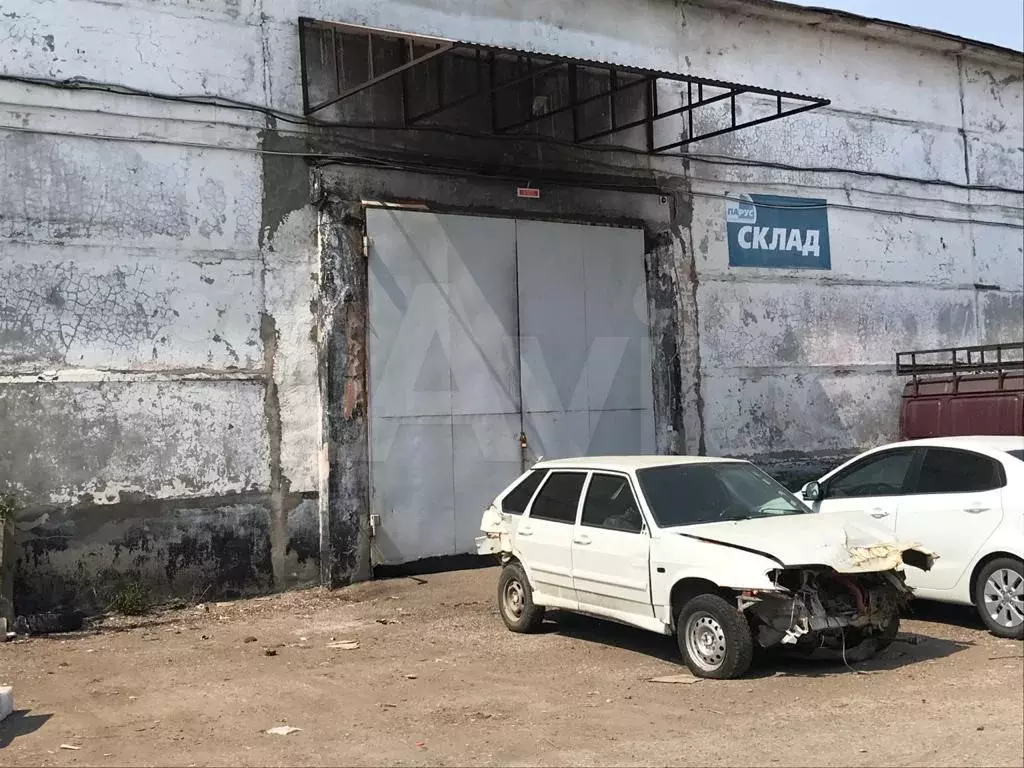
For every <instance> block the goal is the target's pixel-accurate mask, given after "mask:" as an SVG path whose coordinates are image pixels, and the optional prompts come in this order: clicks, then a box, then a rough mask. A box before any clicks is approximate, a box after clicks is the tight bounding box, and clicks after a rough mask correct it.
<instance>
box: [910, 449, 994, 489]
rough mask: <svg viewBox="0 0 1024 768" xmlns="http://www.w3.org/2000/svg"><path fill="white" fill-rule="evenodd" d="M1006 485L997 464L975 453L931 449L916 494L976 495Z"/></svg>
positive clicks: (919, 476) (925, 459)
mask: <svg viewBox="0 0 1024 768" xmlns="http://www.w3.org/2000/svg"><path fill="white" fill-rule="evenodd" d="M1004 485H1006V477H1005V475H1004V473H1003V468H1002V467H1001V466H1000V464H999V462H998V461H995V460H994V459H990V458H989V457H988V456H982V455H981V454H980V453H974V452H973V451H959V450H955V449H953V448H928V449H927V450H926V451H925V454H924V461H923V462H922V463H921V472H920V474H919V475H918V478H917V487H916V488H915V489H914V492H915V493H922V494H924V493H977V492H979V491H992V490H995V489H996V488H1002V487H1003V486H1004Z"/></svg>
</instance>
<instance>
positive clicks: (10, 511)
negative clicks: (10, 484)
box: [0, 493, 18, 523]
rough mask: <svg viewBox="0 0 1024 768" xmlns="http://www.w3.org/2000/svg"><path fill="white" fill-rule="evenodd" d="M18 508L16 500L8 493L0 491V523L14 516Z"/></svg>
mask: <svg viewBox="0 0 1024 768" xmlns="http://www.w3.org/2000/svg"><path fill="white" fill-rule="evenodd" d="M17 509H18V500H17V499H16V498H14V496H13V495H12V494H10V493H0V523H3V522H5V521H6V520H7V518H9V517H14V513H15V511H16V510H17Z"/></svg>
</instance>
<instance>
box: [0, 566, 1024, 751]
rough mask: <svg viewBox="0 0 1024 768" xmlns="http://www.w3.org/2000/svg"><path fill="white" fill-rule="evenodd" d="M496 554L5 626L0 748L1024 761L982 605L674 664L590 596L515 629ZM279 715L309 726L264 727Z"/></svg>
mask: <svg viewBox="0 0 1024 768" xmlns="http://www.w3.org/2000/svg"><path fill="white" fill-rule="evenodd" d="M497 575H498V573H497V570H496V569H493V568H492V569H486V570H471V571H460V572H455V573H443V574H436V575H428V576H423V577H416V578H401V579H392V580H386V581H377V582H371V583H367V584H361V585H358V586H355V587H351V588H349V589H345V590H339V591H336V592H333V593H328V592H325V591H321V590H313V591H306V592H294V593H290V594H285V595H280V596H274V597H270V598H262V599H256V600H245V601H238V602H232V603H221V604H214V605H208V606H200V607H188V608H185V609H181V610H173V611H167V612H162V613H159V614H156V615H152V616H147V617H143V618H142V619H137V620H131V621H129V620H126V619H112V620H108V621H106V622H104V623H103V624H102V625H101V626H100V627H99V628H97V629H96V630H91V631H88V632H82V633H77V634H75V635H64V636H53V637H46V638H33V639H30V640H26V641H18V642H12V643H6V644H0V684H12V685H13V686H14V694H15V705H16V708H17V711H16V712H15V714H14V715H13V716H11V717H10V718H8V719H7V721H5V722H3V723H0V765H4V766H30V765H33V766H34V765H75V766H81V765H225V766H226V765H460V766H462V765H699V766H710V765H779V766H795V765H844V766H847V765H849V766H856V765H872V766H878V765H886V766H897V765H977V766H995V765H1017V766H1019V765H1024V663H1022V658H1021V656H1022V645H1021V643H1019V642H1013V641H1007V640H998V639H996V638H994V637H992V636H990V635H988V634H986V633H985V632H984V631H982V630H981V629H980V628H979V627H978V624H977V622H976V620H975V619H974V618H973V617H972V615H971V612H970V611H969V610H961V609H956V608H949V607H944V606H936V605H934V604H927V603H923V602H921V603H918V604H917V606H916V609H915V615H916V617H917V618H916V619H915V620H907V621H905V622H904V625H903V631H904V634H901V639H900V641H899V642H897V643H896V644H894V645H893V646H892V647H891V648H890V649H889V650H887V651H886V652H885V654H884V655H883V656H882V657H880V658H879V659H876V660H874V661H872V662H870V663H868V664H864V665H858V666H857V667H856V668H857V671H856V672H854V671H851V670H850V669H849V668H847V667H846V666H844V665H843V664H842V663H841V662H840V663H838V664H837V663H835V662H832V661H829V660H820V659H810V660H806V661H804V660H801V661H799V662H796V661H790V662H786V663H783V664H772V665H766V666H763V667H759V668H756V669H754V670H752V671H751V675H750V677H748V678H747V679H742V680H737V681H728V682H712V681H694V682H690V683H684V684H664V683H652V682H649V680H650V678H653V677H656V676H660V675H670V674H675V673H679V672H680V671H682V670H681V668H680V666H679V664H678V661H677V659H678V655H677V651H676V648H675V645H674V641H673V640H672V639H671V638H665V637H659V636H656V635H653V634H649V633H645V632H641V631H639V630H632V629H630V628H626V627H620V626H617V625H613V624H609V623H605V622H600V621H596V620H590V619H584V618H579V617H574V618H570V617H556V619H557V621H553V622H549V624H550V626H549V627H548V631H546V632H544V633H543V634H540V635H533V636H529V635H514V634H512V633H510V632H508V631H506V630H505V628H504V626H503V625H502V623H501V620H500V619H499V618H498V616H497V612H496V609H495V597H494V593H495V588H496V583H497ZM253 638H255V639H253ZM345 640H355V641H357V642H358V644H359V647H358V648H354V649H349V650H345V649H341V648H329V647H328V644H329V643H332V642H340V641H345ZM915 640H917V641H919V642H917V643H914V642H913V641H915ZM268 653H273V655H268ZM284 724H287V725H290V726H293V727H296V728H300V729H301V730H300V731H298V732H295V733H292V734H290V735H287V736H279V735H269V734H267V733H265V731H266V730H267V729H268V728H272V727H275V726H279V725H284ZM62 745H68V746H72V747H78V749H77V750H70V749H66V748H63V747H62Z"/></svg>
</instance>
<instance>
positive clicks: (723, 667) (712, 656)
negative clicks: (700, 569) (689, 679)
mask: <svg viewBox="0 0 1024 768" xmlns="http://www.w3.org/2000/svg"><path fill="white" fill-rule="evenodd" d="M676 639H677V640H678V641H679V650H680V652H681V653H682V655H683V661H684V662H686V666H687V667H689V668H690V671H691V672H693V674H694V675H696V676H697V677H707V678H713V679H718V680H726V679H730V678H734V677H740V676H741V675H743V673H745V672H746V671H747V670H748V669H749V668H750V663H751V661H752V660H753V658H754V638H753V636H752V634H751V632H750V625H749V624H748V623H747V620H746V618H745V617H744V616H743V614H741V613H740V612H739V611H738V610H737V609H736V607H735V606H734V605H731V604H730V603H729V602H728V601H726V600H724V599H723V598H721V597H719V596H718V595H712V594H706V595H698V596H697V597H694V598H693V599H691V600H690V601H689V602H687V603H686V605H684V606H683V609H682V611H680V612H679V618H678V620H677V621H676Z"/></svg>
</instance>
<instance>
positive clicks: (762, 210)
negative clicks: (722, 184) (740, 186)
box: [725, 195, 832, 269]
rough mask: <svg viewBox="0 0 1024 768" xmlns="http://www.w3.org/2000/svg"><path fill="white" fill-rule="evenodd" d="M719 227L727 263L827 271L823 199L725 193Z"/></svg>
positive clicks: (830, 262) (826, 224)
mask: <svg viewBox="0 0 1024 768" xmlns="http://www.w3.org/2000/svg"><path fill="white" fill-rule="evenodd" d="M725 230H726V238H727V239H728V241H729V266H730V267H785V268H794V267H795V268H799V269H832V257H831V254H830V253H829V243H828V203H827V202H826V201H825V200H815V199H811V198H807V197H779V196H778V195H736V196H730V197H729V199H728V200H727V201H726V203H725Z"/></svg>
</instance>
